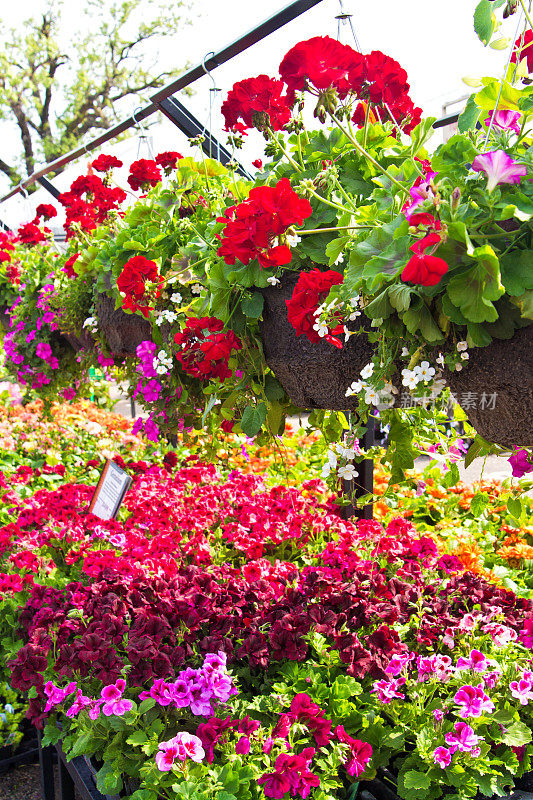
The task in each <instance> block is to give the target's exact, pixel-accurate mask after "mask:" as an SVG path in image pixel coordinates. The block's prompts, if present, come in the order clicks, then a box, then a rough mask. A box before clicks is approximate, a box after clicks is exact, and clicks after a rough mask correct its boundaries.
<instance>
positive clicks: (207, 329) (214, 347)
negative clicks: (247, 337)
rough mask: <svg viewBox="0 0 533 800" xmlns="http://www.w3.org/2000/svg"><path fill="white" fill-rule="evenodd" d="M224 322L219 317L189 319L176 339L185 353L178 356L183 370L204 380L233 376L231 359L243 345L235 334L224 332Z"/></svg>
mask: <svg viewBox="0 0 533 800" xmlns="http://www.w3.org/2000/svg"><path fill="white" fill-rule="evenodd" d="M223 327H224V323H223V322H222V321H221V320H219V319H217V318H216V317H200V318H197V317H189V319H188V320H187V322H186V323H185V327H184V328H183V330H181V331H180V332H179V333H176V334H175V336H174V341H175V342H176V344H179V345H181V347H182V350H181V351H180V352H179V353H177V354H176V358H177V359H178V361H179V362H180V364H181V366H182V367H183V369H184V371H185V372H186V373H187V374H188V375H193V376H195V377H197V378H202V380H209V379H211V378H219V380H221V381H223V380H225V379H226V378H229V377H231V374H232V373H231V370H230V369H229V367H228V359H229V358H230V356H231V354H232V352H233V351H234V350H240V349H241V348H242V344H241V341H240V339H239V338H238V337H237V336H235V334H234V333H233V331H226V332H225V333H222V329H223Z"/></svg>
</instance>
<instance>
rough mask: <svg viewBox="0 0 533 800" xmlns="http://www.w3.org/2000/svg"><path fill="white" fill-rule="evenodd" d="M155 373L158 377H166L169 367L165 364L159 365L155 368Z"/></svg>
mask: <svg viewBox="0 0 533 800" xmlns="http://www.w3.org/2000/svg"><path fill="white" fill-rule="evenodd" d="M155 371H156V372H157V374H158V375H166V374H167V372H168V367H166V366H165V365H164V364H158V365H157V367H156V368H155Z"/></svg>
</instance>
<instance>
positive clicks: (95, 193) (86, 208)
mask: <svg viewBox="0 0 533 800" xmlns="http://www.w3.org/2000/svg"><path fill="white" fill-rule="evenodd" d="M125 199H126V192H124V191H123V189H120V188H119V187H118V186H117V187H115V188H111V187H109V186H106V185H105V183H104V182H103V181H102V179H101V178H99V177H98V175H80V177H79V178H76V180H75V181H74V182H73V183H72V185H71V187H70V189H69V191H68V192H63V194H61V195H60V196H59V202H60V203H61V205H63V206H65V208H66V209H67V214H66V220H65V224H64V228H65V231H66V232H67V239H69V238H70V237H71V236H73V235H74V234H75V231H76V226H79V227H80V228H81V229H82V230H84V231H92V230H94V229H95V228H96V227H97V225H99V224H101V223H102V222H105V220H106V219H107V217H108V214H109V212H110V211H112V210H116V209H117V208H118V206H119V205H120V204H121V203H123V202H124V200H125Z"/></svg>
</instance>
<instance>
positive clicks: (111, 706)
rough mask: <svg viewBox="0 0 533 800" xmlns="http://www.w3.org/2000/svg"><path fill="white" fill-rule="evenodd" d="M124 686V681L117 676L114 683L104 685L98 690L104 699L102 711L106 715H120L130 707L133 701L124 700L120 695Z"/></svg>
mask: <svg viewBox="0 0 533 800" xmlns="http://www.w3.org/2000/svg"><path fill="white" fill-rule="evenodd" d="M125 688H126V681H125V680H124V679H123V678H119V680H118V681H117V682H116V683H112V684H110V685H109V686H104V688H103V689H102V691H101V692H100V697H101V698H102V700H103V701H104V703H103V706H102V713H103V714H105V716H106V717H111V716H113V715H114V716H116V717H122V716H123V715H124V714H126V713H127V712H128V711H130V710H131V709H132V707H133V703H132V702H131V700H124V699H123V697H122V695H123V693H124V689H125Z"/></svg>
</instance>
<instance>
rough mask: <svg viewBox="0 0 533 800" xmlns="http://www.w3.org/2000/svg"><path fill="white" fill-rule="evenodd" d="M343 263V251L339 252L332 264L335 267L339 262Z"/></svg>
mask: <svg viewBox="0 0 533 800" xmlns="http://www.w3.org/2000/svg"><path fill="white" fill-rule="evenodd" d="M343 263H344V253H339V255H338V256H337V258H336V259H335V261H334V262H333V264H334V266H335V267H337V266H338V265H339V264H343Z"/></svg>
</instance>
